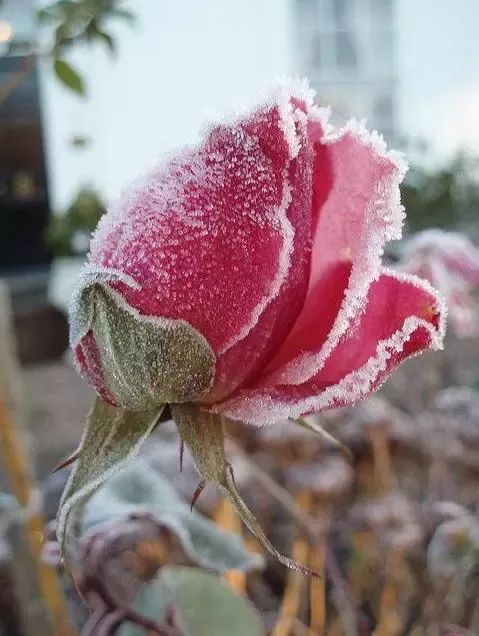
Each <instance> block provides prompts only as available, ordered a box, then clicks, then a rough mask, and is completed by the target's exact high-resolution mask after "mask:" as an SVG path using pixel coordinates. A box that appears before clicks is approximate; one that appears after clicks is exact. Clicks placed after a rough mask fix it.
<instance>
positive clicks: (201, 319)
mask: <svg viewBox="0 0 479 636" xmlns="http://www.w3.org/2000/svg"><path fill="white" fill-rule="evenodd" d="M290 97H291V93H290V92H288V91H280V92H279V93H278V94H277V95H276V96H275V97H274V99H272V100H270V101H269V102H268V103H267V104H266V105H263V106H261V107H260V108H258V109H257V110H256V111H255V112H254V113H253V114H252V115H249V116H247V117H244V118H243V119H241V120H238V121H236V122H234V123H231V124H226V125H223V126H217V127H215V128H213V129H212V130H211V131H210V132H209V133H208V135H207V137H206V139H205V141H204V143H203V144H202V145H201V146H200V147H198V148H195V149H192V150H189V151H185V152H184V153H183V154H182V155H180V156H179V157H177V158H175V159H173V160H171V161H170V162H169V163H167V164H166V165H164V166H161V167H160V168H158V169H157V170H156V171H155V172H154V173H152V174H151V175H150V176H149V177H148V179H147V180H146V181H145V182H143V183H140V184H138V185H137V186H135V187H134V188H133V189H132V190H131V191H130V192H129V193H127V194H126V195H125V196H124V197H123V199H122V200H121V201H120V203H119V205H117V207H116V208H115V209H114V210H112V211H111V212H109V213H108V214H107V215H106V217H105V218H104V219H103V220H102V222H101V223H100V225H99V228H98V230H97V232H96V234H95V236H94V238H93V241H92V245H91V255H90V261H91V263H92V264H95V265H99V266H101V267H106V268H109V269H113V270H117V271H121V272H123V273H124V274H126V275H128V276H129V277H131V278H132V279H133V280H134V281H135V282H136V283H137V288H134V287H132V286H128V285H125V284H124V283H123V282H121V281H115V282H113V283H112V287H113V288H114V289H116V290H117V291H118V292H119V293H120V294H121V295H122V296H123V297H124V299H125V301H126V302H127V303H128V304H129V305H130V306H131V307H133V308H135V309H136V310H138V312H139V313H140V314H143V315H147V316H162V317H165V318H174V319H182V320H185V321H187V322H188V324H190V325H191V326H192V327H194V328H195V329H196V330H197V331H198V332H200V333H201V334H203V335H204V337H205V338H206V339H207V340H208V342H209V344H210V345H211V347H212V349H213V351H214V352H215V355H216V357H217V383H215V387H217V388H216V389H215V392H214V393H215V395H220V394H224V393H225V392H231V390H232V389H233V388H235V386H237V385H238V384H239V383H240V382H242V381H243V380H244V378H245V377H247V376H248V377H249V376H250V375H251V374H252V373H253V372H254V371H255V369H256V368H259V367H260V366H262V365H263V364H264V362H265V360H267V358H268V357H269V356H271V355H272V352H273V351H274V350H275V348H277V346H278V345H279V343H280V342H281V340H282V339H284V337H285V336H286V334H287V333H288V331H289V330H290V328H291V326H292V324H293V323H294V320H295V319H296V316H297V314H298V312H299V311H300V309H301V306H302V304H303V302H304V297H305V294H306V288H307V281H308V278H309V265H310V232H311V228H310V217H311V207H310V197H311V172H312V161H313V156H312V149H311V147H310V145H309V144H308V139H307V135H306V133H305V128H306V116H305V114H304V113H303V112H302V111H301V110H300V109H298V108H295V107H293V105H292V103H291V100H290Z"/></svg>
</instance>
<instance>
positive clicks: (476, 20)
mask: <svg viewBox="0 0 479 636" xmlns="http://www.w3.org/2000/svg"><path fill="white" fill-rule="evenodd" d="M293 2H294V0H241V1H239V0H201V2H198V1H197V0H174V2H173V1H172V0H134V2H132V6H133V5H134V8H135V11H136V12H137V14H138V24H137V26H136V28H134V29H131V28H129V27H120V28H119V29H118V33H119V35H120V47H119V48H120V54H119V57H118V60H117V61H116V62H114V61H112V60H110V59H109V57H108V55H106V54H105V52H104V51H102V50H93V51H92V50H87V51H76V52H74V53H73V57H72V61H74V62H75V64H78V66H79V68H80V69H82V70H83V71H84V73H85V76H86V78H87V84H88V89H89V98H88V99H87V100H86V101H82V100H79V99H78V98H77V97H75V96H72V95H70V94H68V92H67V91H66V90H65V89H64V88H62V87H61V86H59V85H58V82H56V80H54V78H52V76H51V74H49V72H48V71H45V72H44V73H43V74H42V87H41V88H42V96H43V108H44V120H45V135H46V144H47V154H48V161H49V165H50V171H49V173H50V181H51V184H50V185H51V192H52V199H53V205H54V207H55V208H61V207H63V206H65V205H66V204H67V203H68V202H69V201H70V200H71V198H72V196H73V195H72V193H73V192H74V191H75V190H76V189H78V187H79V186H80V185H81V184H83V183H91V184H92V185H94V186H97V187H98V188H99V189H100V191H101V192H102V193H104V194H105V196H106V197H107V199H111V198H115V197H116V196H117V195H118V194H119V192H120V191H121V189H122V186H123V185H124V184H125V183H127V182H128V181H130V180H131V179H134V178H135V177H137V176H138V175H139V174H141V173H143V172H145V170H147V169H149V168H151V167H152V166H153V165H154V164H155V163H156V162H157V161H158V159H159V158H160V157H161V156H162V155H163V154H165V153H168V152H170V151H172V150H173V149H174V148H176V147H177V146H179V145H181V144H187V143H193V142H194V141H195V140H196V139H197V138H198V134H199V132H200V131H201V129H202V127H203V126H204V124H205V121H208V120H210V121H211V119H214V117H215V116H216V114H217V113H218V112H224V111H228V110H231V109H236V108H237V107H238V106H239V105H241V104H243V103H244V102H248V101H250V100H251V95H252V94H254V93H256V92H260V91H261V90H262V89H264V88H265V87H266V86H267V85H268V84H270V83H271V81H272V80H273V79H274V78H277V77H278V76H285V75H288V74H291V73H292V72H296V71H297V69H296V68H295V65H294V58H295V56H294V51H293V50H292V46H293V40H294V38H293V37H292V35H291V33H292V15H291V11H292V5H293ZM478 25H479V0H397V50H396V52H397V70H398V97H399V100H398V124H399V129H400V133H401V136H402V137H407V138H409V139H417V138H422V139H425V140H426V141H427V142H428V144H429V145H430V147H431V156H432V157H433V159H435V160H436V161H442V160H443V159H444V158H445V157H447V156H448V155H450V154H451V153H453V152H454V151H456V150H457V149H459V148H460V147H461V146H466V147H469V148H471V149H473V150H474V151H475V152H476V153H477V154H479V117H478V113H479V36H478V34H477V28H478ZM76 135H86V136H90V137H91V138H92V139H93V141H94V143H93V144H92V145H91V146H90V147H89V149H88V150H85V151H82V152H79V151H78V150H73V149H72V148H71V147H69V145H68V143H69V140H70V139H71V138H72V137H74V136H76Z"/></svg>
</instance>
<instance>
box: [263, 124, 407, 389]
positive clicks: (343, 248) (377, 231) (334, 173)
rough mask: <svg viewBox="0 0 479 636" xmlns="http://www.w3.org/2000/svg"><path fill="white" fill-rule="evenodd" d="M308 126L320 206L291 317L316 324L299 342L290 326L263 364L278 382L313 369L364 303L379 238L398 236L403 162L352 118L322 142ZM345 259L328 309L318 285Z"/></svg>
mask: <svg viewBox="0 0 479 636" xmlns="http://www.w3.org/2000/svg"><path fill="white" fill-rule="evenodd" d="M311 125H312V124H311ZM310 131H311V134H312V135H314V136H315V138H316V145H315V153H316V163H315V174H314V201H315V203H316V204H318V205H319V204H322V207H321V209H320V211H319V220H318V223H317V225H316V231H315V234H314V239H313V252H312V266H311V267H312V271H311V280H310V284H309V290H308V297H307V299H306V302H305V305H304V307H303V310H302V312H301V315H300V316H299V318H298V324H299V325H300V326H301V325H304V324H312V321H313V317H317V318H318V322H317V323H316V324H317V325H319V327H316V329H315V330H314V333H311V332H310V333H309V334H308V336H307V340H306V341H303V342H301V343H300V342H299V341H298V333H297V332H298V329H297V328H296V327H295V328H293V330H292V332H291V334H290V336H289V337H288V339H287V340H286V341H285V342H284V343H283V346H282V347H281V349H280V350H279V351H278V353H277V355H276V356H275V358H274V359H273V360H272V361H271V362H270V364H269V365H268V371H270V372H271V371H274V370H277V371H278V375H277V377H276V381H277V382H278V383H285V384H289V383H294V384H299V383H301V382H304V381H306V380H307V379H308V378H309V377H311V376H312V375H314V374H315V373H316V372H317V371H318V369H320V368H321V366H322V365H323V364H324V362H325V360H326V359H327V357H328V356H329V354H330V352H331V351H332V349H334V347H335V346H336V345H337V343H338V342H339V340H340V338H341V337H342V336H343V334H344V333H345V332H346V330H347V329H348V326H349V323H350V321H351V320H352V319H354V317H356V316H357V315H358V314H359V313H361V311H362V310H363V309H364V305H365V302H366V298H367V294H368V290H369V286H370V285H371V283H372V281H373V280H374V279H375V278H377V276H378V275H379V271H380V268H381V257H382V253H383V248H384V244H385V242H386V241H388V240H391V239H393V238H399V237H400V235H401V227H402V222H403V217H404V213H403V208H402V206H401V204H400V193H399V183H400V182H401V180H402V178H403V174H404V166H403V164H402V163H401V160H400V159H399V157H397V156H396V155H395V154H394V153H388V152H386V149H385V146H384V142H382V140H381V139H380V138H379V137H378V136H377V134H376V133H372V134H369V133H367V132H366V131H364V130H363V129H362V128H361V127H360V126H359V125H358V124H357V123H355V122H350V123H349V124H348V125H347V126H346V128H345V129H344V130H343V131H341V132H339V133H335V134H331V133H330V135H329V137H328V136H326V137H325V138H324V139H323V141H320V140H319V138H318V134H317V130H315V129H314V128H310ZM340 263H343V265H339V264H340ZM348 264H349V266H350V268H351V274H350V276H349V278H348V279H346V278H345V277H344V276H343V277H342V281H341V288H340V289H339V290H337V292H336V298H337V297H338V295H343V294H344V299H343V302H342V304H341V307H340V308H339V310H338V311H336V309H337V307H336V304H335V311H336V313H335V314H334V312H333V314H334V315H332V313H331V307H328V306H327V303H326V301H325V300H321V297H320V295H319V292H318V286H319V287H321V286H322V285H323V284H324V281H325V277H329V276H330V275H331V272H332V271H334V270H335V269H336V268H337V267H341V268H342V270H343V272H344V271H346V269H347V265H348ZM318 302H319V303H320V305H321V306H322V307H324V309H323V316H322V317H321V316H318V314H317V306H318ZM324 322H326V324H324ZM301 330H302V331H304V329H301ZM288 359H289V360H288Z"/></svg>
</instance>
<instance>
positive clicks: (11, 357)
mask: <svg viewBox="0 0 479 636" xmlns="http://www.w3.org/2000/svg"><path fill="white" fill-rule="evenodd" d="M11 342H12V328H11V323H10V306H9V301H8V297H7V294H6V293H5V292H4V290H3V288H0V354H1V355H0V359H1V360H2V378H1V381H2V382H6V388H7V389H8V387H9V386H12V387H18V386H19V385H20V378H19V372H18V365H17V362H16V359H15V353H14V351H12V348H11V345H10V344H9V343H11ZM4 388H5V387H0V440H1V444H0V447H1V453H2V455H3V462H4V466H5V469H6V472H7V474H8V477H9V480H10V483H11V488H12V491H13V494H14V495H15V497H16V499H17V501H18V503H19V504H20V506H21V507H22V508H23V509H24V511H25V512H26V513H27V514H26V530H27V538H28V544H29V548H30V552H31V554H32V557H33V560H34V563H35V566H36V574H37V578H38V584H39V586H40V591H41V594H42V596H43V599H44V601H45V605H46V606H47V608H48V610H49V612H50V615H51V620H52V628H53V632H52V636H71V635H72V634H74V633H75V631H74V630H73V627H72V626H71V624H70V621H69V620H68V611H67V609H66V606H65V600H64V598H63V594H62V592H61V590H60V587H59V584H58V579H57V576H56V573H55V571H54V570H53V569H52V568H50V567H48V566H47V565H45V564H44V563H43V562H42V559H41V550H42V542H43V530H44V527H45V520H44V518H43V515H42V514H41V513H40V512H39V511H38V510H36V509H33V510H29V507H32V502H34V501H35V488H34V485H33V480H32V476H31V473H30V471H29V469H28V466H29V463H28V460H27V458H26V454H25V452H24V449H23V446H22V441H21V439H20V435H19V427H18V426H17V425H16V424H15V423H14V421H13V415H11V414H10V411H11V410H12V412H13V409H10V408H9V407H8V403H7V400H6V397H5V394H4ZM12 393H13V394H15V393H18V392H17V391H15V390H14V389H12ZM7 395H8V393H7Z"/></svg>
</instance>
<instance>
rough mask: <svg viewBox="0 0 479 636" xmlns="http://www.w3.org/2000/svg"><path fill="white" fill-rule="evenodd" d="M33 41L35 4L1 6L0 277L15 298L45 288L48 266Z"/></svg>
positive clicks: (19, 1)
mask: <svg viewBox="0 0 479 636" xmlns="http://www.w3.org/2000/svg"><path fill="white" fill-rule="evenodd" d="M34 37H35V13H34V8H33V4H32V3H31V2H29V1H28V0H5V1H4V2H3V3H2V5H1V6H0V47H1V48H0V275H2V276H6V277H7V278H9V279H10V280H11V282H12V289H13V291H14V293H16V291H17V290H22V289H25V291H26V293H28V288H29V286H30V285H33V287H34V288H38V287H39V282H38V279H39V278H43V280H44V281H45V283H46V278H47V269H48V263H49V261H50V254H49V253H48V249H47V247H46V245H45V240H44V234H45V229H46V225H47V223H48V218H49V204H48V192H47V185H46V170H45V160H44V150H43V134H42V118H41V111H40V96H39V80H38V72H37V65H36V62H35V59H34V58H31V57H29V56H28V55H27V52H28V51H29V50H31V42H32V41H33V39H34ZM13 40H14V41H15V48H14V49H10V48H9V43H10V41H13ZM32 271H33V272H34V274H33V275H32ZM40 286H41V285H40Z"/></svg>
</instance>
